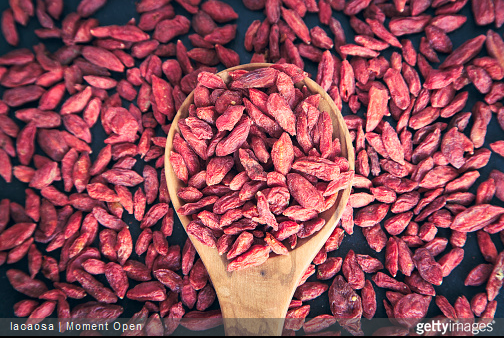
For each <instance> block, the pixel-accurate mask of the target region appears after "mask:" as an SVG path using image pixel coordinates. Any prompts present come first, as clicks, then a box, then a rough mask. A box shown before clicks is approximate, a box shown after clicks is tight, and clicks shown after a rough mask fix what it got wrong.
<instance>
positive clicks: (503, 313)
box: [0, 0, 504, 335]
mask: <svg viewBox="0 0 504 338" xmlns="http://www.w3.org/2000/svg"><path fill="white" fill-rule="evenodd" d="M223 1H224V2H227V3H229V4H230V5H232V6H233V8H234V9H235V11H236V12H237V13H238V14H239V15H240V17H239V19H238V20H237V21H236V23H237V24H238V33H237V37H236V39H235V40H234V41H232V42H231V43H229V44H228V45H226V47H228V48H231V49H233V50H235V51H236V52H238V53H239V55H240V59H241V63H242V64H244V63H248V62H249V61H250V59H251V57H252V54H251V53H249V52H247V51H246V50H245V49H244V47H243V41H244V34H245V32H246V30H247V28H248V26H249V25H250V23H251V22H252V21H254V20H256V19H259V20H261V21H262V20H263V19H264V18H265V16H264V14H263V13H262V12H261V11H256V12H252V11H250V10H248V9H246V8H245V7H244V6H243V4H242V1H240V0H223ZM78 3H79V1H78V0H66V1H65V8H64V13H63V16H62V17H64V15H65V14H68V13H70V12H72V11H75V10H76V8H77V5H78ZM172 4H173V6H174V7H175V9H176V12H177V13H178V14H181V15H186V16H188V17H189V18H190V17H191V15H190V14H189V13H187V12H186V11H185V10H184V9H182V8H181V7H180V6H179V5H178V4H177V3H176V2H174V1H172ZM134 5H135V0H108V2H107V4H106V6H105V7H103V8H102V9H101V10H99V11H98V12H97V13H96V14H95V15H94V17H96V18H97V19H98V20H99V22H100V24H101V25H111V24H118V25H122V24H125V23H127V22H128V21H129V20H130V19H131V18H137V19H138V18H139V16H138V14H137V13H136V11H135V6H134ZM7 7H8V2H7V1H6V0H3V1H0V12H2V11H3V10H4V9H6V8H7ZM429 14H433V13H429ZM460 14H464V15H466V16H467V17H468V20H467V22H466V23H465V24H464V25H463V26H462V28H461V29H459V30H457V31H455V32H453V33H450V34H448V35H449V37H450V38H451V40H452V42H453V45H454V49H455V48H456V47H458V46H459V45H461V44H462V43H463V42H465V41H466V40H467V39H469V38H472V37H475V36H477V35H480V34H486V32H487V31H488V29H494V30H495V28H494V26H493V25H490V26H486V27H480V26H476V25H475V23H474V18H473V15H472V13H471V10H470V2H469V3H468V5H467V6H466V7H465V8H464V9H463V10H462V11H461V12H460ZM333 16H334V17H336V18H337V19H338V20H340V22H341V23H342V26H343V28H344V30H345V33H346V38H347V41H348V42H352V41H353V37H354V32H353V30H352V29H351V27H350V25H349V21H348V17H346V16H345V15H344V14H343V13H341V12H333ZM305 22H306V23H307V25H308V27H309V28H311V27H313V26H315V25H319V20H318V16H317V15H316V14H312V13H308V14H307V15H306V17H305ZM321 27H323V28H324V29H325V30H326V31H327V32H328V34H329V35H330V36H331V37H332V34H331V32H330V31H329V29H328V27H326V26H323V25H321ZM18 28H19V34H20V41H21V42H20V46H19V47H18V48H20V47H28V48H30V47H31V46H33V45H35V44H38V43H39V42H40V41H39V39H38V38H37V37H36V35H35V34H34V32H33V31H34V30H35V29H37V28H40V26H39V24H38V21H37V20H36V19H32V20H30V22H29V24H28V26H27V27H23V28H21V27H20V26H19V25H18ZM497 31H498V32H499V33H500V34H501V35H502V34H503V32H504V29H500V30H497ZM191 33H193V31H192V30H191V31H190V32H189V34H191ZM421 36H423V35H422V34H415V35H412V36H408V38H410V39H411V40H412V41H413V44H414V46H415V47H418V45H419V41H420V37H421ZM182 41H183V42H184V44H185V46H186V47H187V48H188V49H191V48H192V47H191V44H190V42H189V40H188V38H187V36H184V37H183V38H182ZM43 42H44V44H45V45H46V47H47V49H48V50H49V51H55V50H57V49H58V48H59V47H61V44H60V41H59V40H58V41H56V40H45V41H43ZM13 49H14V48H12V47H11V46H9V45H8V44H7V43H6V42H5V40H4V39H3V37H0V55H3V54H5V53H7V52H9V51H11V50H13ZM391 52H392V49H391V48H389V49H388V50H387V51H386V52H384V54H383V55H385V56H386V57H389V56H390V54H391ZM480 55H486V51H485V50H484V49H483V51H482V52H481V54H480ZM439 56H440V58H441V61H442V60H443V59H444V57H445V56H446V55H443V54H439ZM305 64H306V66H305V70H306V71H308V72H309V73H310V74H312V77H315V75H316V72H317V64H315V63H313V62H311V61H308V60H305ZM219 67H220V69H224V67H223V66H222V65H219ZM114 75H116V74H114ZM116 76H117V75H116ZM464 90H468V91H469V99H468V102H467V105H466V107H465V109H464V111H470V110H471V109H472V107H473V105H474V104H475V102H477V101H483V95H482V94H480V93H479V92H478V91H477V90H476V89H475V87H474V86H473V85H469V86H467V87H465V88H464ZM1 93H2V89H1V88H0V95H1ZM0 97H1V96H0ZM364 112H365V110H364V109H361V110H360V111H359V112H358V114H359V115H361V116H363V113H364ZM342 113H343V115H348V114H352V113H351V111H350V109H349V107H348V105H347V104H343V111H342ZM9 114H10V116H13V114H14V111H13V110H11V111H10V113H9ZM18 122H20V121H18ZM390 122H392V120H390ZM448 122H449V121H448ZM20 125H22V123H21V122H20ZM470 127H471V124H470V125H469V126H468V128H467V129H466V131H469V130H470ZM92 133H93V142H92V145H91V146H92V148H93V154H91V160H94V159H95V158H96V155H97V154H98V152H99V150H100V149H101V148H102V147H103V140H104V138H105V134H104V132H103V129H102V128H101V126H95V127H94V128H93V129H92ZM158 135H162V132H161V131H159V130H158ZM503 136H504V132H503V131H502V129H500V128H499V126H498V123H497V121H496V118H495V114H494V116H493V117H492V121H491V123H490V125H489V127H488V133H487V137H486V139H485V145H484V147H485V148H488V149H489V144H490V143H492V142H495V141H497V140H499V139H503V138H504V137H503ZM38 151H39V152H40V150H38ZM139 162H140V163H139ZM141 162H142V161H138V162H137V165H136V166H135V169H138V170H139V172H140V173H141V170H142V168H143V164H142V163H141ZM16 164H18V163H17V162H16V160H14V161H13V165H16ZM493 169H499V170H501V171H502V170H504V159H503V158H502V157H500V156H499V155H497V154H495V153H493V154H492V157H491V159H490V163H489V164H488V165H487V166H486V167H485V168H483V169H481V170H480V173H481V176H480V178H479V179H478V180H477V181H476V183H475V184H474V185H473V187H472V188H471V190H470V191H471V192H473V193H475V191H476V188H477V187H478V185H479V184H480V183H481V182H483V181H485V180H486V179H487V178H488V175H489V173H490V171H491V170H493ZM57 187H58V186H57ZM26 188H27V184H23V183H21V182H19V181H17V180H16V179H15V178H14V179H13V182H12V183H11V184H6V183H5V181H4V180H3V179H0V199H3V198H9V199H11V200H12V201H14V202H17V203H20V204H21V205H24V201H25V193H24V190H25V189H26ZM492 203H493V204H495V205H499V206H504V203H502V202H501V201H499V200H497V199H496V198H494V200H493V201H492ZM124 220H125V221H126V222H127V223H128V224H129V225H130V230H131V232H132V235H133V237H134V238H135V237H136V236H137V235H138V233H139V229H138V222H136V221H135V220H134V219H133V218H132V217H130V216H129V215H127V214H126V216H125V217H124ZM449 235H450V230H449V229H439V232H438V236H446V237H448V238H449ZM186 238H187V236H186V234H185V232H184V230H183V228H182V226H181V224H180V222H179V221H178V219H177V220H176V223H175V229H174V233H173V236H171V237H169V238H168V241H169V243H170V245H176V244H178V245H180V246H181V247H182V246H183V244H184V243H185V240H186ZM492 239H493V240H494V243H495V244H496V246H497V249H498V251H499V252H500V251H502V250H503V249H504V247H503V244H502V242H501V240H500V238H499V236H498V234H497V235H492ZM350 249H353V250H354V251H355V252H356V253H360V254H369V255H371V256H373V257H377V258H379V259H380V260H381V261H382V262H383V261H384V251H382V252H381V253H376V252H374V251H373V250H372V249H371V248H370V247H369V246H368V244H367V242H366V240H365V238H364V236H363V235H362V232H361V230H360V229H359V228H358V227H356V228H355V232H354V234H353V235H352V236H348V235H347V236H346V237H345V239H344V240H343V243H342V246H341V248H340V249H339V250H337V251H334V252H331V253H330V254H329V255H330V256H341V257H345V255H346V253H347V252H348V250H350ZM450 249H451V246H450V245H448V247H447V248H446V251H445V252H444V253H446V252H448V251H449V250H450ZM464 250H465V257H464V260H463V261H462V263H461V264H460V265H459V266H458V267H457V268H455V269H454V270H453V272H452V273H451V274H450V276H448V277H446V278H444V280H443V284H442V285H441V286H436V287H435V289H436V293H437V294H440V295H444V296H445V297H446V298H447V299H448V300H449V301H450V303H451V304H454V302H455V300H456V299H457V297H459V296H460V295H465V296H466V297H467V298H468V299H469V300H471V298H472V297H473V296H474V295H475V294H477V293H479V292H485V286H484V285H483V286H481V287H466V286H464V283H463V281H464V280H465V277H466V276H467V274H468V272H469V271H470V270H472V269H473V268H474V267H475V266H476V265H478V264H480V263H484V262H485V261H484V259H483V257H482V255H481V253H480V251H479V249H478V245H477V242H476V235H475V234H474V233H471V234H469V236H468V239H467V243H466V245H465V247H464ZM55 254H56V255H55V257H56V258H58V257H59V250H57V251H56V252H55ZM442 255H443V254H441V255H440V256H438V258H439V257H441V256H442ZM135 257H136V255H135V254H133V258H135ZM10 268H19V269H21V270H25V271H26V270H27V259H26V258H24V259H22V260H21V261H20V262H18V263H16V264H13V265H10V266H7V265H4V266H2V267H0V290H1V293H0V297H1V298H2V300H1V302H0V318H2V317H3V318H12V317H14V314H13V305H14V304H15V303H16V302H18V301H20V300H22V299H25V298H26V297H25V296H24V295H22V294H20V293H17V292H16V291H14V290H13V288H12V287H11V286H10V284H9V282H8V280H7V278H6V276H5V271H6V270H7V269H10ZM370 277H371V276H370V275H367V278H370ZM41 278H42V279H43V277H41ZM99 279H100V278H99ZM398 279H401V277H398ZM43 280H44V279H43ZM100 280H101V279H100ZM309 280H310V281H311V280H313V281H315V280H316V279H315V276H312V277H311V278H310V279H309ZM331 281H332V280H331ZM331 281H328V283H330V282H331ZM102 282H104V283H105V284H106V281H105V280H104V279H103V280H102ZM375 290H376V293H377V299H378V310H377V313H376V318H386V314H385V310H384V307H383V303H382V300H383V299H385V291H386V290H384V289H380V288H375ZM85 300H86V301H89V300H91V299H90V297H87V298H85ZM497 300H498V302H499V305H498V307H497V313H496V318H504V305H503V304H502V303H503V301H504V295H503V294H502V292H501V294H500V295H499V296H498V297H497ZM70 304H71V306H72V305H75V304H78V302H74V301H70ZM119 304H121V305H122V306H123V307H124V313H123V315H122V317H124V318H129V317H131V316H132V315H133V314H134V313H135V312H137V311H139V310H140V309H141V307H142V304H141V303H139V302H136V301H131V300H127V299H125V300H122V301H120V303H119ZM307 304H310V306H311V310H310V314H309V317H310V318H313V317H315V316H318V315H321V314H330V309H329V302H328V298H327V293H325V294H323V295H322V296H321V297H318V298H317V299H315V300H313V301H309V302H307ZM214 308H218V304H217V302H215V303H214V305H213V306H212V308H211V309H214ZM440 314H441V312H440V311H439V309H438V308H437V306H436V305H435V303H434V301H433V302H432V303H431V305H430V308H429V312H428V317H434V316H436V315H440ZM364 322H366V320H364ZM364 322H363V324H365V323H364ZM382 323H383V322H382ZM334 328H335V329H338V325H337V324H336V325H335V326H334ZM373 328H376V327H375V326H374V327H373ZM500 329H501V330H502V331H504V324H502V325H500ZM301 332H302V331H301ZM366 332H367V333H368V334H369V333H372V332H373V330H372V329H371V331H366ZM189 333H190V332H189V331H188V330H186V329H184V328H179V329H177V331H176V334H181V335H183V334H189ZM222 333H223V331H222V327H220V328H216V329H212V330H209V331H207V332H205V334H209V335H215V334H222ZM494 333H496V332H495V331H494Z"/></svg>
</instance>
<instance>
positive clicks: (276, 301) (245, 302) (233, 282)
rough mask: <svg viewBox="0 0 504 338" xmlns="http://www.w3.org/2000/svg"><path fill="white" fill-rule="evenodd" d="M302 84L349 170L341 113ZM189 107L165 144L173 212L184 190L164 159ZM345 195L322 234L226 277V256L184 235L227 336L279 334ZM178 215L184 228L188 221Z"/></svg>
mask: <svg viewBox="0 0 504 338" xmlns="http://www.w3.org/2000/svg"><path fill="white" fill-rule="evenodd" d="M269 66H270V64H268V63H256V64H247V65H241V66H238V67H234V68H230V69H227V70H225V71H223V72H221V73H219V74H218V75H219V76H220V77H221V78H222V79H223V80H224V82H226V83H229V82H230V81H231V78H230V76H229V73H228V72H230V71H233V70H239V69H242V70H249V71H250V70H255V69H258V68H265V67H269ZM302 85H306V86H307V87H308V89H309V90H310V91H311V92H312V93H319V94H320V96H321V100H320V105H319V109H320V110H321V111H328V112H329V113H330V115H331V119H332V123H333V130H334V132H333V137H338V138H339V139H340V141H341V148H342V149H341V150H342V156H344V157H346V158H347V159H348V162H349V163H350V170H354V167H355V164H354V162H355V155H354V150H353V146H352V141H351V139H350V135H349V132H348V129H347V127H346V124H345V122H344V120H343V116H342V115H341V112H340V111H339V110H338V108H336V105H335V104H334V102H333V101H332V99H331V98H330V97H329V95H327V93H326V92H325V91H324V90H323V89H322V88H321V87H320V86H319V85H317V84H316V83H315V82H314V81H313V80H311V79H309V78H305V79H304V80H303V81H301V82H300V83H297V84H296V86H297V87H301V86H302ZM193 102H194V93H191V94H190V95H189V96H188V97H187V99H186V100H185V101H184V103H183V105H182V106H181V107H180V110H179V111H178V113H177V116H176V117H175V118H174V120H173V122H172V127H171V129H170V132H169V134H168V139H167V145H166V155H165V170H166V180H167V183H168V190H169V193H170V197H171V200H172V203H173V207H174V208H175V210H178V209H179V208H180V207H181V206H182V205H183V204H184V202H183V201H181V200H180V199H179V198H178V196H177V191H178V190H179V188H181V187H183V186H184V183H183V182H181V181H180V180H178V179H177V177H176V176H175V174H174V172H173V169H172V166H171V163H170V160H169V159H170V154H171V151H172V149H173V136H174V135H175V133H176V132H179V129H178V121H179V120H180V119H181V118H185V117H187V116H188V110H189V106H190V104H192V103H193ZM350 190H351V187H348V188H347V189H345V190H343V191H340V193H339V196H338V199H337V201H336V203H335V204H334V206H333V207H332V208H331V209H329V210H327V211H325V212H324V213H322V215H321V216H320V217H322V218H324V219H325V220H326V224H325V226H324V227H323V228H322V230H320V231H319V232H318V233H316V234H315V235H313V236H311V237H309V238H306V239H300V240H299V241H298V244H297V247H296V248H295V249H294V250H292V251H290V253H289V255H284V256H281V255H273V256H270V258H269V259H268V260H267V261H266V263H264V264H262V265H260V266H257V267H251V268H247V269H244V270H240V271H234V272H227V263H228V261H227V259H226V257H225V256H220V255H219V254H218V253H217V249H215V248H210V247H208V246H205V245H203V244H201V243H200V242H199V241H198V240H196V239H194V238H193V237H192V236H191V235H189V237H190V238H191V241H192V243H193V244H194V247H195V248H196V250H197V251H198V254H199V256H200V257H201V260H202V261H203V263H204V265H205V267H206V269H207V270H208V274H209V276H210V278H211V280H212V284H213V286H214V288H215V291H216V293H217V297H218V298H219V304H220V307H221V311H222V316H223V319H224V327H225V332H226V335H276V336H279V335H281V333H282V329H283V325H284V319H285V316H286V314H287V309H288V306H289V303H290V301H291V299H292V297H293V295H294V292H295V290H296V287H297V285H298V284H299V282H300V280H301V277H302V276H303V274H304V273H305V271H306V270H307V268H308V267H309V265H310V263H311V262H312V260H313V258H314V257H315V255H316V254H317V253H318V252H319V250H320V249H321V248H322V246H323V245H324V243H325V242H326V241H327V239H328V238H329V236H330V235H331V233H332V231H333V230H334V228H335V227H336V225H337V223H338V222H339V220H340V218H341V214H342V213H343V209H344V207H345V205H346V204H347V202H348V198H349V196H350ZM178 216H179V219H180V221H181V223H182V225H183V226H184V228H186V227H187V225H188V224H189V222H190V221H191V218H189V217H187V216H183V215H178Z"/></svg>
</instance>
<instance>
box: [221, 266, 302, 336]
mask: <svg viewBox="0 0 504 338" xmlns="http://www.w3.org/2000/svg"><path fill="white" fill-rule="evenodd" d="M259 270H260V271H257V274H258V276H255V277H256V278H252V279H251V280H250V282H249V283H247V281H242V282H244V283H239V284H231V285H230V284H227V285H225V286H224V285H223V286H221V287H219V286H216V291H217V293H218V295H219V304H220V306H221V311H222V316H223V319H224V329H225V332H226V335H227V336H238V335H239V336H251V335H254V336H280V335H281V334H282V329H283V326H284V321H285V315H286V314H287V309H288V307H289V303H290V299H291V298H292V293H293V285H284V286H283V287H278V285H282V284H284V283H282V282H287V283H288V284H292V281H277V282H276V283H278V284H277V286H276V287H272V285H271V284H272V280H271V279H269V278H268V270H262V269H259ZM289 282H290V283H289ZM251 284H254V285H251ZM261 284H262V285H261ZM268 290H270V291H268Z"/></svg>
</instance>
